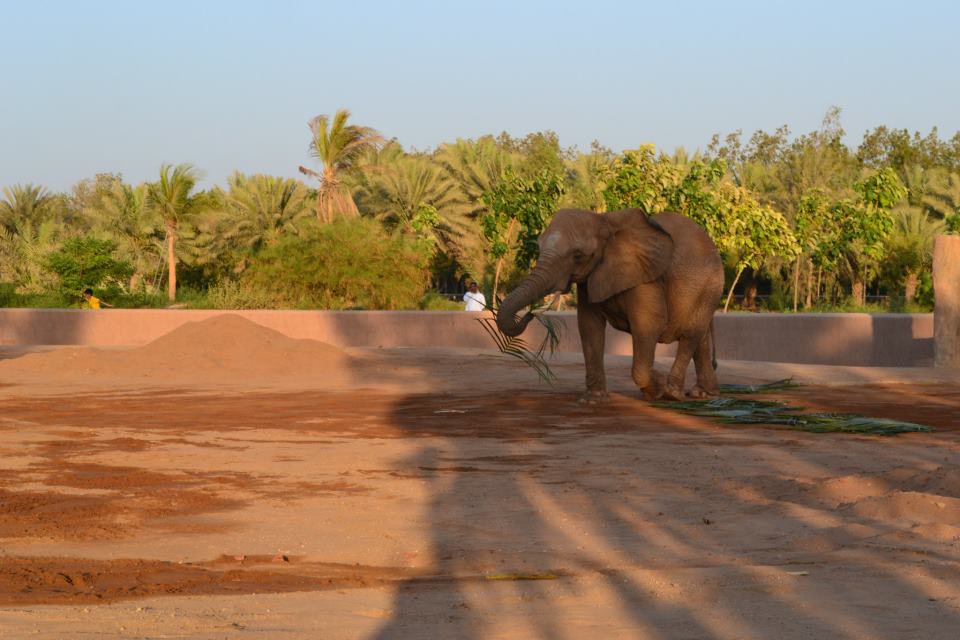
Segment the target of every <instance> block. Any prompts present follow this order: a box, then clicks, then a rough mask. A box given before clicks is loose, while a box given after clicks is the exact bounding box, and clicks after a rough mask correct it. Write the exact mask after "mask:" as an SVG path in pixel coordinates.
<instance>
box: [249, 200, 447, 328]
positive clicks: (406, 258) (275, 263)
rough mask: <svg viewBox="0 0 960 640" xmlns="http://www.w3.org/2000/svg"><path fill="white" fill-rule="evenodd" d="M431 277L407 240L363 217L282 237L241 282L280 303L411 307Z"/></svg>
mask: <svg viewBox="0 0 960 640" xmlns="http://www.w3.org/2000/svg"><path fill="white" fill-rule="evenodd" d="M429 278H430V274H429V272H427V270H426V269H424V268H423V266H422V261H421V259H420V254H419V251H418V249H417V248H416V246H415V244H414V242H413V241H412V239H411V238H408V237H405V236H403V235H401V234H397V233H388V232H387V231H386V230H385V229H384V228H383V227H382V226H381V225H379V224H378V223H377V222H376V221H373V220H370V219H367V218H354V219H344V218H341V219H337V220H335V221H333V222H332V223H329V224H318V223H315V222H314V223H311V224H309V225H307V226H306V227H305V228H304V229H303V230H302V231H301V233H300V234H298V235H285V236H283V237H282V238H281V239H280V240H279V241H278V242H277V243H276V244H275V245H273V246H271V247H268V248H266V249H264V250H263V251H261V252H260V253H259V254H258V255H257V257H256V258H255V259H254V261H253V263H252V264H251V265H250V268H249V269H247V270H246V271H244V273H243V276H242V279H241V283H246V284H249V285H251V286H253V287H254V288H257V289H259V290H261V291H265V292H268V295H269V296H270V297H271V298H272V302H273V305H275V306H279V307H287V308H290V307H293V308H320V309H411V308H415V307H416V304H417V302H418V301H419V300H420V299H421V298H422V297H423V294H424V292H425V291H426V288H427V285H428V284H429V281H430V280H429Z"/></svg>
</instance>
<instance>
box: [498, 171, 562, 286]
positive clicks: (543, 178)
mask: <svg viewBox="0 0 960 640" xmlns="http://www.w3.org/2000/svg"><path fill="white" fill-rule="evenodd" d="M563 190H564V185H563V179H562V178H561V176H560V175H558V174H554V173H550V171H549V170H546V169H544V170H541V171H540V172H539V173H537V174H536V175H534V176H532V177H529V178H525V177H523V176H520V175H518V174H517V173H515V172H514V171H513V170H511V169H508V170H507V171H506V174H505V175H504V177H503V180H501V181H500V182H499V183H498V184H496V185H495V186H494V187H493V188H492V189H491V190H490V191H488V192H487V193H485V194H483V201H484V202H485V203H486V205H487V207H489V210H490V211H489V213H487V214H485V215H484V216H483V217H482V218H481V225H482V229H483V235H484V237H485V238H486V239H487V241H488V242H489V243H490V253H491V254H492V255H493V256H494V257H496V258H501V257H503V256H504V255H506V253H507V251H508V250H509V249H510V246H509V242H510V238H509V229H510V228H511V226H516V227H517V231H518V235H517V241H516V245H517V246H516V248H517V254H516V264H517V266H518V267H520V268H523V269H526V268H529V266H530V265H531V264H532V263H533V261H534V260H536V259H537V256H538V255H539V246H538V245H537V240H538V238H539V237H540V234H541V233H543V230H544V229H545V228H546V226H547V223H548V222H549V221H550V218H551V217H552V216H553V214H554V213H555V212H556V210H557V205H558V204H559V202H560V198H561V197H562V196H563Z"/></svg>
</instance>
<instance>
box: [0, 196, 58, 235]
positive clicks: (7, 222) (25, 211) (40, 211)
mask: <svg viewBox="0 0 960 640" xmlns="http://www.w3.org/2000/svg"><path fill="white" fill-rule="evenodd" d="M53 200H54V196H53V194H51V193H50V192H49V191H47V189H46V187H41V186H38V185H34V184H17V185H14V186H12V187H4V188H3V198H2V199H0V227H3V228H4V229H6V231H7V232H8V233H11V234H13V233H16V231H17V226H18V225H19V224H20V223H22V222H23V221H25V220H28V221H31V222H33V223H39V222H41V221H42V220H44V219H46V218H47V217H48V214H49V206H50V205H51V204H52V203H53Z"/></svg>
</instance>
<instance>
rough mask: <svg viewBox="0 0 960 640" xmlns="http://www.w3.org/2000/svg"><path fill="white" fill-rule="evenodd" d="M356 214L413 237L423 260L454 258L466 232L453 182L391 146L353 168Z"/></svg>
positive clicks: (423, 157) (429, 160) (428, 160)
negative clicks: (358, 208)
mask: <svg viewBox="0 0 960 640" xmlns="http://www.w3.org/2000/svg"><path fill="white" fill-rule="evenodd" d="M358 166H359V167H360V168H362V171H360V172H358V177H359V179H358V181H357V184H358V187H357V190H356V193H357V198H358V201H359V203H360V206H361V209H363V210H364V211H365V212H367V213H370V214H372V215H373V216H374V217H376V218H377V219H378V220H380V222H381V223H383V224H384V225H385V226H386V227H387V229H389V230H396V231H399V232H400V233H403V234H405V235H408V236H411V237H414V238H416V240H417V243H418V245H419V246H420V248H421V250H422V251H423V254H424V257H425V258H426V259H428V260H429V259H431V258H432V257H433V256H434V254H435V253H436V252H437V251H438V250H442V251H444V252H446V253H448V254H450V253H455V252H456V250H457V248H458V241H459V240H460V238H462V237H463V236H464V235H465V234H466V233H468V232H469V223H470V220H469V218H468V209H467V207H466V206H465V205H464V203H463V202H462V199H461V198H460V194H459V193H458V190H457V183H456V182H455V181H454V180H453V178H452V177H451V176H450V174H449V172H447V171H446V170H445V169H444V167H443V165H441V164H440V163H439V162H437V161H436V160H434V158H433V157H431V156H429V155H427V154H423V153H415V154H408V153H405V152H404V151H403V148H402V147H401V146H400V145H399V144H398V143H397V142H391V143H389V144H387V145H386V146H385V147H383V149H380V150H378V151H372V152H369V153H368V154H367V156H366V157H365V158H364V160H363V161H362V162H361V163H360V164H359V165H358Z"/></svg>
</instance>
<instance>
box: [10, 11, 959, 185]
mask: <svg viewBox="0 0 960 640" xmlns="http://www.w3.org/2000/svg"><path fill="white" fill-rule="evenodd" d="M958 6H960V3H956V2H947V1H943V2H930V1H921V0H914V1H912V2H902V1H898V2H887V1H880V0H874V1H871V2H854V1H852V0H851V1H838V0H833V1H831V2H820V1H811V0H802V1H801V0H796V1H794V2H777V1H774V0H767V1H757V2H738V1H736V0H729V1H725V2H682V3H680V2H668V1H667V0H663V1H660V2H655V3H646V2H628V1H623V2H606V1H598V0H592V1H581V2H576V3H568V2H560V1H554V2H521V1H519V0H518V1H517V2H498V1H492V0H486V1H484V2H476V1H475V2H469V3H468V2H454V1H452V0H451V1H450V2H417V1H416V0H405V1H402V2H401V1H397V2H377V1H374V0H367V1H366V2H335V3H334V2H320V1H315V2H293V1H287V2H284V1H278V2H270V3H268V2H244V1H241V0H232V1H229V2H221V1H212V0H208V1H199V0H198V1H197V2H179V1H167V2H159V3H158V2H151V3H145V2H133V1H131V2H107V1H94V0H87V1H86V2H68V1H65V0H64V1H61V2H53V1H43V0H33V1H31V2H25V1H21V0H0V25H2V29H0V185H10V184H14V183H18V182H34V183H39V184H44V185H47V186H48V187H50V188H53V189H68V188H69V187H70V185H72V184H73V183H74V182H76V181H78V180H80V179H82V178H84V177H89V176H92V175H93V174H95V173H97V172H100V171H118V172H121V173H123V175H124V177H125V178H126V179H127V180H130V181H133V182H138V181H141V180H145V179H153V178H154V177H155V176H156V174H157V172H158V169H159V166H160V164H161V163H164V162H170V163H178V162H192V163H193V164H195V165H196V166H197V167H199V168H200V169H201V170H203V171H204V172H205V174H206V176H207V179H206V181H205V184H207V185H210V184H213V183H223V181H224V179H225V178H226V176H227V175H229V173H230V172H231V171H232V170H234V169H239V170H242V171H245V172H248V173H252V172H266V173H271V174H276V175H285V176H295V175H297V173H296V167H297V165H298V164H306V163H308V162H310V158H309V155H308V153H307V145H308V142H309V133H308V131H307V127H306V122H307V120H309V119H310V118H311V117H312V116H314V115H316V114H318V113H333V112H334V111H335V110H336V109H337V108H340V107H346V108H349V109H350V110H351V111H352V112H353V114H354V120H355V121H356V122H358V123H361V124H366V125H370V126H373V127H375V128H377V129H379V130H380V131H381V132H382V133H383V134H384V135H386V136H388V137H396V138H398V139H399V140H400V142H401V143H403V144H404V146H406V147H415V148H418V149H425V148H430V147H435V146H436V145H438V144H440V143H442V142H444V141H448V140H453V139H455V138H457V137H475V136H478V135H482V134H485V133H498V132H500V131H507V132H509V133H511V134H512V135H518V136H519V135H525V134H526V133H528V132H531V131H537V130H543V129H552V130H554V131H556V132H557V133H558V134H559V135H560V140H561V143H562V144H563V145H565V146H570V145H577V146H579V147H580V148H587V147H588V146H589V144H590V142H591V141H592V140H594V139H596V140H599V141H600V142H601V143H603V144H605V145H607V146H610V147H612V148H614V149H617V150H620V149H624V148H627V147H634V146H636V145H638V144H641V143H646V142H652V143H655V144H656V145H657V146H658V147H661V148H666V149H668V150H672V149H673V148H674V147H676V146H679V145H683V146H685V147H687V148H688V149H694V148H697V147H701V148H702V147H704V146H706V144H707V142H708V141H709V139H710V135H711V134H712V133H714V132H724V133H725V132H729V131H731V130H734V129H744V131H745V133H750V132H752V131H753V130H754V129H756V128H763V129H767V130H772V129H773V128H775V127H777V126H778V125H781V124H788V125H789V126H790V128H791V131H792V132H794V133H804V132H807V131H810V130H813V129H815V128H816V127H817V126H818V124H819V122H820V120H821V118H822V117H823V114H824V113H825V112H826V110H827V108H828V107H829V106H830V105H837V106H839V107H841V108H842V109H843V124H844V127H845V128H846V130H847V132H848V138H847V141H848V143H849V144H852V145H854V146H855V145H856V144H858V143H859V141H860V139H861V138H862V135H863V132H864V131H865V130H866V129H868V128H872V127H874V126H876V125H880V124H886V125H888V126H892V127H898V128H900V127H905V128H908V129H910V130H911V131H913V130H920V131H922V132H924V133H925V132H927V131H928V130H929V129H930V127H932V126H934V125H936V126H939V127H940V133H941V136H942V137H949V136H952V135H953V134H954V132H956V131H957V129H958V128H960V122H958V119H960V83H958V82H957V77H958V75H960V68H958V67H960V38H958V37H957V26H958V24H960V8H958Z"/></svg>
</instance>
